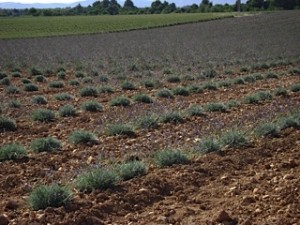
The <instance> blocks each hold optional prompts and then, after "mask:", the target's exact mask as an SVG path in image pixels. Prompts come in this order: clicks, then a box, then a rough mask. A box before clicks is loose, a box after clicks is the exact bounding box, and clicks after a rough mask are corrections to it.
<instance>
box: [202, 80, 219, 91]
mask: <svg viewBox="0 0 300 225" xmlns="http://www.w3.org/2000/svg"><path fill="white" fill-rule="evenodd" d="M202 88H203V89H205V90H218V85H217V83H216V82H213V81H209V82H206V83H204V84H203V85H202Z"/></svg>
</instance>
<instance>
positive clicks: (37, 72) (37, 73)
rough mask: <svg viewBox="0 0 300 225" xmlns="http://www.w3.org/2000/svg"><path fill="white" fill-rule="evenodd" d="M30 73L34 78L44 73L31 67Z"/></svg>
mask: <svg viewBox="0 0 300 225" xmlns="http://www.w3.org/2000/svg"><path fill="white" fill-rule="evenodd" d="M29 73H30V74H31V75H32V76H37V75H42V74H43V73H42V71H41V70H40V69H38V68H36V67H31V68H30V69H29Z"/></svg>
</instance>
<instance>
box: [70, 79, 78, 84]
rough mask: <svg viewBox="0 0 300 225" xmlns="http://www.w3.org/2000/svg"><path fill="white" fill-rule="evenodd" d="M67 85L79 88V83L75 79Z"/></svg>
mask: <svg viewBox="0 0 300 225" xmlns="http://www.w3.org/2000/svg"><path fill="white" fill-rule="evenodd" d="M69 85H71V86H79V85H80V82H79V81H78V80H76V79H73V80H70V81H69Z"/></svg>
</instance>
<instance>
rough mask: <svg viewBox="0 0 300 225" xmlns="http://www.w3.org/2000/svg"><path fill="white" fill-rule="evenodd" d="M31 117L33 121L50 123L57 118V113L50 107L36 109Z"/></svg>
mask: <svg viewBox="0 0 300 225" xmlns="http://www.w3.org/2000/svg"><path fill="white" fill-rule="evenodd" d="M31 118H32V120H33V121H39V122H45V123H49V122H53V121H54V120H55V113H54V112H53V111H52V110H49V109H36V110H34V111H33V112H32V114H31Z"/></svg>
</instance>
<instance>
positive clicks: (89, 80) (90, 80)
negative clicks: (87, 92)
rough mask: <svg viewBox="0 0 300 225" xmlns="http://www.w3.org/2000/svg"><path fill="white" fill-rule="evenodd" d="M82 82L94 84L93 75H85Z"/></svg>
mask: <svg viewBox="0 0 300 225" xmlns="http://www.w3.org/2000/svg"><path fill="white" fill-rule="evenodd" d="M82 82H83V83H84V84H92V83H93V79H92V78H91V77H84V78H83V79H82Z"/></svg>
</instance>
